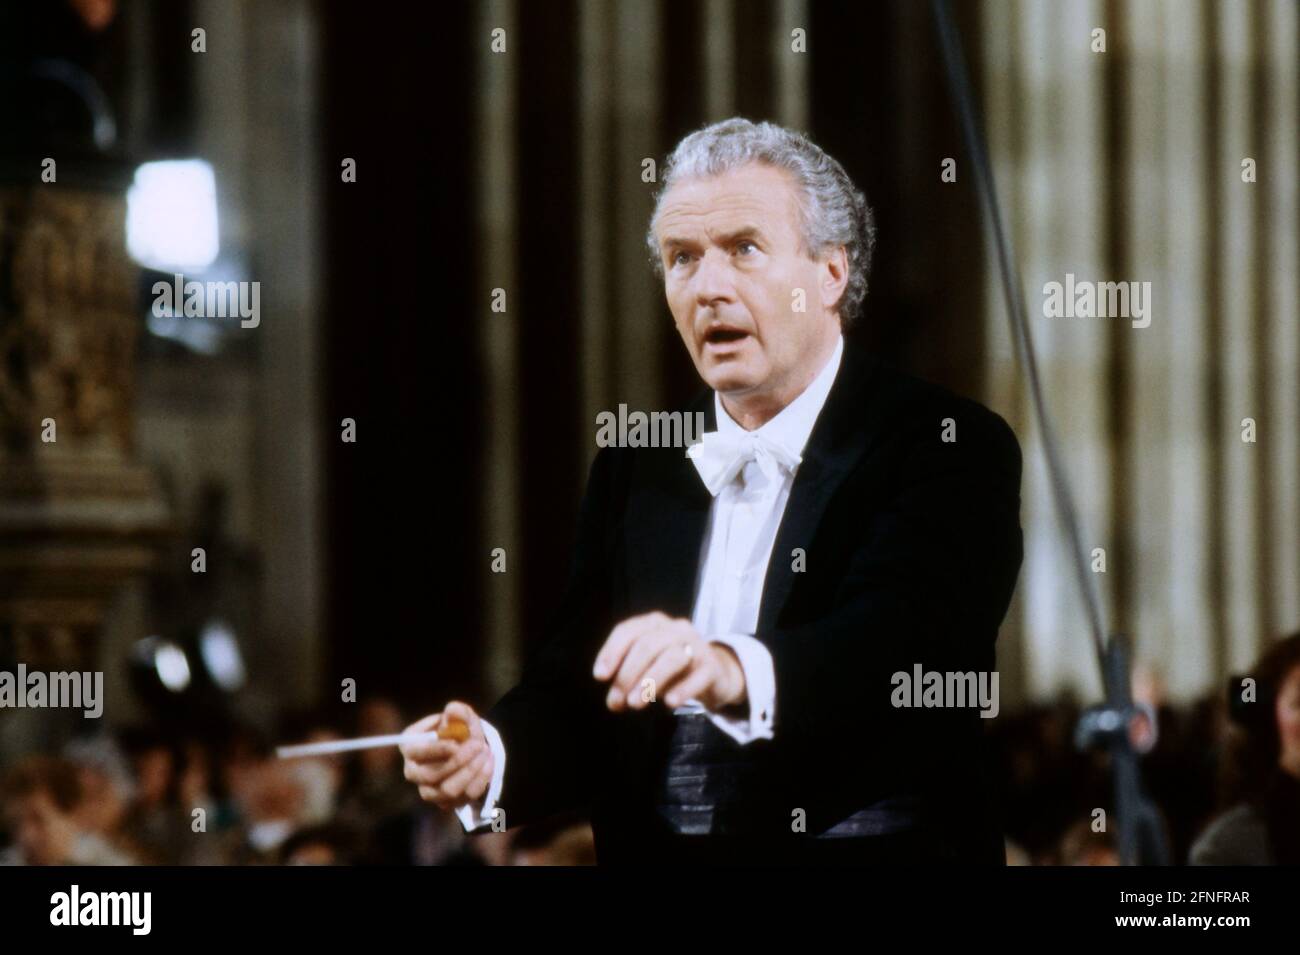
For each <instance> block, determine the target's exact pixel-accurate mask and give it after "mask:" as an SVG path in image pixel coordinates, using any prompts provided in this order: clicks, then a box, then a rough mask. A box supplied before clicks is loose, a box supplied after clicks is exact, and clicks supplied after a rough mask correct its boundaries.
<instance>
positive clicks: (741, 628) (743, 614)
mask: <svg viewBox="0 0 1300 955" xmlns="http://www.w3.org/2000/svg"><path fill="white" fill-rule="evenodd" d="M843 354H844V339H843V338H842V337H841V338H840V339H839V340H838V341H837V342H836V343H835V352H834V354H832V355H831V357H830V360H829V361H827V363H826V366H825V367H824V368H823V369H822V370H821V372H819V373H818V375H817V377H816V378H814V379H813V381H812V383H811V384H810V385H809V386H808V387H807V388H805V389H804V390H803V391H802V392H801V393H800V394H799V396H798V397H796V398H795V399H794V400H793V401H792V402H790V404H788V405H786V406H785V407H784V408H782V409H781V411H780V413H778V414H777V415H776V416H775V417H774V418H772V419H771V420H770V421H768V422H767V423H766V424H764V425H763V426H762V427H761V428H758V429H757V431H755V432H754V433H755V434H756V435H761V436H763V437H765V438H770V439H772V440H774V441H775V442H777V443H778V444H780V445H782V446H784V447H785V448H787V449H789V450H790V451H792V452H794V454H796V455H802V453H803V449H804V447H805V446H806V445H807V444H808V437H809V435H811V434H812V429H813V425H814V424H816V422H817V416H818V415H819V414H820V413H821V410H822V406H823V405H824V404H825V403H826V396H827V395H828V394H829V393H830V390H831V385H832V384H833V383H834V382H835V374H836V372H837V371H838V370H839V367H840V359H841V357H842V356H843ZM713 402H714V409H715V411H716V412H717V422H718V432H719V433H720V434H722V435H740V434H743V432H744V429H743V428H741V426H740V425H739V424H737V423H736V422H735V421H734V420H733V419H732V417H731V415H729V414H728V413H727V411H726V409H725V408H723V406H722V399H721V398H720V397H719V396H718V395H717V394H716V393H715V394H714V396H713ZM797 470H798V465H797V464H796V465H795V467H794V469H793V470H788V469H784V468H782V469H780V470H778V471H776V472H774V473H773V472H770V471H765V470H764V469H763V468H761V467H760V466H759V463H758V462H757V461H750V462H749V463H748V464H746V465H745V467H744V468H743V469H742V470H741V472H740V473H739V474H738V475H737V476H736V478H735V480H733V481H732V482H731V483H729V484H727V485H726V486H724V487H723V488H722V489H721V490H720V491H719V492H718V494H717V496H715V497H714V499H713V503H712V505H711V506H710V508H709V520H708V526H707V528H706V530H705V534H704V543H703V547H702V551H701V554H700V570H699V575H698V577H697V580H696V588H695V608H694V611H693V612H692V614H691V623H692V624H693V625H694V627H695V629H696V631H698V632H699V633H700V634H702V635H704V636H705V637H706V639H708V640H709V641H710V642H712V643H720V644H723V645H725V646H728V647H730V648H731V649H732V650H733V651H734V652H735V654H736V657H737V659H738V660H739V661H740V667H741V670H742V671H744V674H745V688H746V696H747V698H748V701H749V715H748V716H747V717H728V716H724V715H722V714H719V713H712V712H709V711H708V710H706V709H705V708H704V707H703V706H702V705H701V704H700V703H699V702H698V701H696V700H687V701H686V703H684V704H683V705H682V706H679V707H677V709H676V710H674V711H673V712H674V713H678V714H682V713H706V714H707V715H708V716H709V719H711V720H712V721H713V723H714V724H715V725H716V726H717V727H718V728H719V729H721V730H722V731H723V732H725V733H726V734H727V735H729V736H731V737H732V738H733V739H734V740H736V742H738V743H741V744H745V743H749V742H752V741H753V740H756V739H771V738H772V735H773V734H772V728H773V725H774V722H775V719H776V702H777V701H776V675H775V673H774V672H773V668H772V655H771V654H770V653H769V652H768V650H767V648H766V647H765V646H764V645H763V643H762V642H761V641H760V640H758V639H757V638H756V637H755V636H754V633H755V631H756V630H757V627H758V609H759V601H760V600H761V598H762V596H763V583H764V581H765V580H766V578H767V567H768V563H769V562H770V560H771V558H772V557H773V554H772V547H773V545H774V544H775V542H776V532H777V529H778V528H779V527H780V526H781V518H782V516H784V514H785V505H786V502H787V501H788V500H789V499H790V488H791V487H792V486H793V484H794V475H795V472H797ZM775 556H776V558H777V559H778V560H790V561H792V560H793V559H794V555H792V554H777V555H775ZM482 722H483V733H484V735H485V736H486V737H487V743H488V746H489V747H490V748H491V750H492V758H493V770H492V781H491V785H490V786H489V787H488V791H487V793H486V795H485V796H484V799H483V801H482V804H481V805H466V806H461V807H460V808H458V809H457V810H456V815H457V817H458V818H459V819H460V821H461V824H462V825H463V826H464V827H465V828H466V829H467V830H469V829H476V828H480V827H482V826H486V825H488V824H489V823H491V821H492V814H493V811H494V808H495V806H496V802H497V800H498V799H499V798H500V796H501V785H502V781H503V780H504V778H505V764H506V753H505V748H504V746H503V745H502V743H501V736H500V734H499V733H498V732H497V730H496V728H495V727H493V726H492V725H491V724H490V723H488V722H487V721H486V720H483V721H482Z"/></svg>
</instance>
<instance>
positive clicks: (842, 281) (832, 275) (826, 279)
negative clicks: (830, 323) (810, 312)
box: [818, 245, 849, 311]
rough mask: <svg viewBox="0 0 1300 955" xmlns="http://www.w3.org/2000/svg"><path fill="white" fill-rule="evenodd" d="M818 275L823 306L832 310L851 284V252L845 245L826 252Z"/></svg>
mask: <svg viewBox="0 0 1300 955" xmlns="http://www.w3.org/2000/svg"><path fill="white" fill-rule="evenodd" d="M818 275H819V279H820V280H819V282H818V287H819V289H820V291H821V298H822V307H823V308H825V309H826V310H827V311H830V310H831V309H833V308H835V306H836V305H838V304H839V302H840V300H841V299H842V298H844V290H845V289H846V288H848V285H849V254H848V251H847V250H846V249H845V248H844V246H842V245H841V246H837V247H836V248H834V249H832V250H831V251H830V252H828V253H826V255H825V256H824V257H823V258H822V260H821V262H820V263H819V269H818Z"/></svg>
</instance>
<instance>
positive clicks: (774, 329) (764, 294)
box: [655, 163, 847, 405]
mask: <svg viewBox="0 0 1300 955" xmlns="http://www.w3.org/2000/svg"><path fill="white" fill-rule="evenodd" d="M655 237H656V239H657V240H658V243H659V252H660V257H661V261H662V262H663V268H664V292H665V295H666V297H667V299H668V308H669V309H670V310H671V311H672V313H673V320H674V322H675V323H676V325H677V331H678V334H680V335H681V336H682V341H683V342H685V343H686V348H687V350H688V351H689V352H690V354H691V359H692V360H693V361H694V362H695V368H696V370H697V371H698V372H699V373H700V377H701V378H703V379H704V380H705V382H706V383H708V385H709V386H710V387H712V388H713V389H714V390H716V391H719V392H721V393H722V394H723V395H724V396H727V397H730V398H732V399H736V400H740V401H746V400H749V399H751V398H759V399H761V398H763V397H765V396H766V397H770V398H774V399H776V400H777V403H778V404H780V405H783V404H784V403H786V402H788V401H789V400H791V399H792V398H793V397H794V396H795V395H797V394H798V393H799V391H801V390H802V389H803V388H804V387H806V386H807V385H808V384H809V382H810V381H811V380H812V378H813V377H814V376H815V375H816V374H817V372H818V371H819V370H820V363H821V362H824V361H825V359H826V358H827V357H828V356H829V352H830V349H831V348H833V347H834V346H833V343H834V340H835V337H836V335H837V334H838V332H839V319H838V316H837V314H836V312H835V311H834V306H835V304H836V303H837V302H838V300H839V298H840V295H841V294H842V293H843V290H844V285H845V282H846V279H847V267H846V259H845V255H844V252H843V250H842V249H841V250H836V251H835V252H833V253H831V254H829V255H827V256H824V257H823V258H821V259H819V260H814V259H811V258H809V256H808V254H807V253H806V252H805V250H804V249H803V245H802V242H801V236H800V218H799V207H798V196H797V192H796V186H795V183H794V181H793V180H792V179H791V178H790V176H789V175H788V174H787V173H785V172H784V171H782V170H779V169H776V168H773V167H771V166H767V165H764V164H759V163H751V164H749V165H746V166H742V167H740V168H738V169H734V170H732V171H730V172H726V173H722V174H721V175H718V176H711V177H707V178H702V179H687V180H683V181H681V182H677V183H675V184H674V185H673V186H672V187H671V188H670V189H669V190H668V192H667V193H666V194H665V196H664V199H663V202H662V204H661V205H660V209H659V217H658V219H657V220H656V222H655Z"/></svg>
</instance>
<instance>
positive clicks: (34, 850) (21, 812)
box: [5, 790, 77, 865]
mask: <svg viewBox="0 0 1300 955" xmlns="http://www.w3.org/2000/svg"><path fill="white" fill-rule="evenodd" d="M5 815H6V817H7V821H8V823H9V828H10V831H11V832H13V834H14V841H15V842H16V843H17V844H18V847H19V848H20V849H21V850H22V854H23V858H24V859H25V860H26V861H27V864H28V865H63V864H66V863H67V861H68V859H69V857H70V856H71V855H72V847H73V844H74V843H75V842H76V839H77V826H76V823H75V822H74V820H73V817H72V814H71V813H65V812H63V811H62V810H61V809H59V807H58V806H57V805H55V803H54V800H53V799H52V798H51V797H50V794H49V793H47V792H44V791H43V790H42V791H37V792H33V793H29V794H27V795H25V796H20V797H18V798H17V799H15V800H13V802H11V803H10V804H9V806H8V807H6V812H5Z"/></svg>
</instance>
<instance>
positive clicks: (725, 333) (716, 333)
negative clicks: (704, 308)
mask: <svg viewBox="0 0 1300 955" xmlns="http://www.w3.org/2000/svg"><path fill="white" fill-rule="evenodd" d="M748 337H749V332H746V331H742V330H741V329H739V328H726V327H724V326H719V327H717V328H710V329H709V330H708V331H707V332H705V333H704V343H705V344H706V345H732V344H735V343H736V342H739V341H743V340H744V339H746V338H748Z"/></svg>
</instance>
